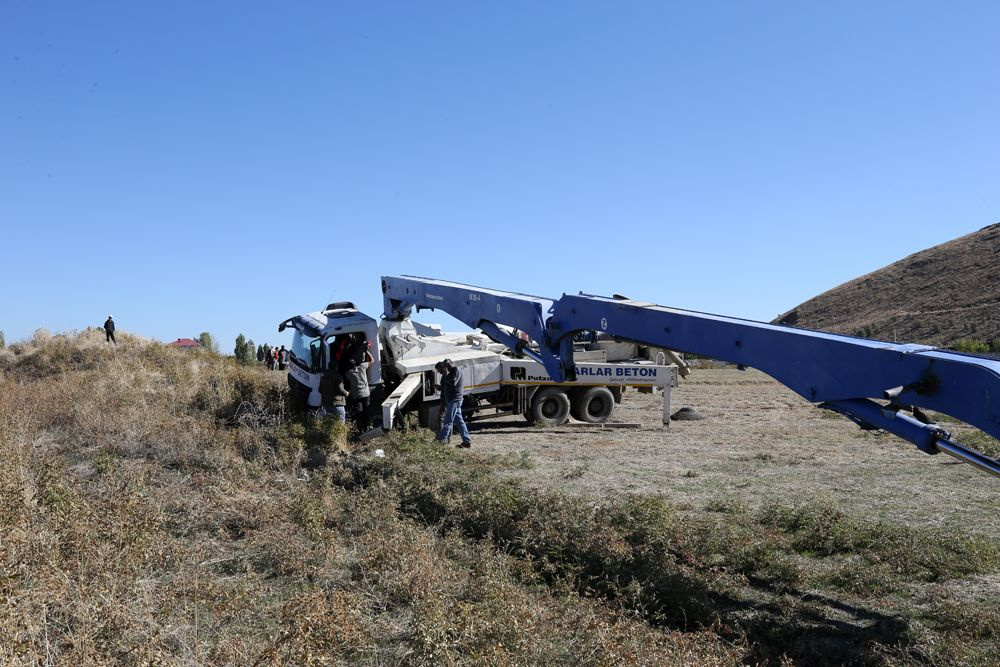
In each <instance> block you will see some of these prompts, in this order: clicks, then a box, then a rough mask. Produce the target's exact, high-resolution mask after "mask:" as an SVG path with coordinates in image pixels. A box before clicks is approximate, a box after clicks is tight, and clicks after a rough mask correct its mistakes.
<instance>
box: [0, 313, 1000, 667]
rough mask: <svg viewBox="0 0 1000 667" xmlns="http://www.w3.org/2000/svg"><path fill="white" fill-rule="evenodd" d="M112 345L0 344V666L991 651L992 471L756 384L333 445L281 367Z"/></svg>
mask: <svg viewBox="0 0 1000 667" xmlns="http://www.w3.org/2000/svg"><path fill="white" fill-rule="evenodd" d="M121 338H122V339H123V340H122V343H121V345H120V346H119V347H118V348H117V349H109V348H107V347H106V346H105V345H104V344H103V339H102V337H101V336H100V335H99V334H97V333H96V332H88V333H83V334H79V335H74V336H69V337H55V338H51V339H49V338H47V337H44V336H39V337H38V338H37V339H36V340H35V341H32V342H31V343H26V344H23V345H20V346H17V347H15V348H14V349H12V350H5V351H0V389H2V392H0V600H2V602H0V664H24V665H28V664H31V665H35V664H60V665H61V664H73V665H90V664H136V665H139V664H143V665H145V664H179V665H196V664H197V665H201V664H212V665H216V664H217V665H265V664H266V665H270V664H296V665H298V664H345V663H350V664H355V663H360V664H372V665H395V664H401V665H424V664H426V665H431V664H434V665H439V664H484V665H485V664H488V665H497V664H500V665H525V664H574V665H576V664H584V665H615V664H642V665H733V664H775V665H792V664H796V665H841V664H856V665H993V664H997V662H998V661H1000V652H998V648H997V644H998V637H1000V530H998V526H997V518H996V517H997V509H998V503H997V501H998V495H997V491H996V487H997V484H996V480H995V479H992V478H989V477H988V476H986V475H984V474H981V473H975V472H974V471H972V470H970V469H969V468H968V467H967V466H963V465H953V464H950V463H949V462H948V461H946V460H944V459H943V457H940V456H939V457H927V456H925V455H922V454H920V453H919V452H917V451H916V450H915V449H914V448H912V447H911V446H910V445H908V444H906V443H902V442H899V441H896V440H894V439H892V438H888V437H885V436H879V435H874V434H868V433H862V432H860V431H858V430H857V429H856V427H854V426H853V425H851V424H850V423H849V422H847V421H846V420H843V419H841V418H839V417H835V416H833V415H826V414H825V413H823V412H822V411H819V410H816V409H814V408H812V407H810V406H808V405H806V404H805V403H803V402H801V401H800V400H799V399H797V398H796V397H795V396H793V395H790V394H788V393H787V392H786V391H785V390H783V389H782V388H781V387H780V386H778V385H776V384H774V383H773V382H771V381H770V380H768V379H767V378H765V377H763V376H761V375H758V374H755V373H753V372H750V373H738V372H736V371H732V370H726V369H720V370H706V371H701V372H699V373H698V374H697V375H696V376H694V377H693V378H692V379H691V380H690V381H687V382H685V384H684V385H683V387H682V388H680V389H678V390H676V391H675V393H674V406H675V408H676V407H681V406H684V405H687V406H692V407H695V408H697V409H698V410H699V411H701V412H702V413H703V414H704V415H705V416H706V419H704V420H702V421H697V422H683V423H680V422H678V423H675V424H673V425H672V426H671V427H670V429H668V430H664V429H662V428H660V427H659V425H658V420H659V407H658V399H659V397H656V396H646V395H638V394H635V393H629V394H626V402H625V403H624V404H623V405H622V406H621V407H622V412H621V413H620V418H621V419H623V420H625V421H630V422H631V421H634V422H639V423H641V424H642V428H640V429H629V430H625V429H615V430H613V429H603V430H601V429H570V428H560V429H555V430H544V429H535V428H525V427H521V426H517V425H516V424H514V423H501V424H499V425H497V426H498V427H495V428H491V429H489V428H481V429H478V430H477V431H476V432H475V433H474V438H475V447H474V448H473V449H472V450H469V451H459V450H453V449H445V448H441V447H439V446H436V445H434V444H432V442H431V439H430V438H429V437H428V434H427V433H426V432H424V431H411V432H409V433H405V434H391V435H389V436H387V437H385V438H382V439H379V440H376V441H373V442H370V443H368V444H366V445H365V446H364V447H363V448H360V449H354V450H351V449H350V448H349V447H348V446H347V444H346V440H345V437H344V436H345V434H344V433H343V431H342V430H341V429H340V427H339V426H338V425H336V424H333V423H331V422H326V421H321V420H313V419H309V418H302V417H295V416H293V415H291V414H289V412H288V410H287V408H286V403H285V400H286V396H285V392H284V388H283V381H284V379H283V378H281V377H279V376H278V374H277V373H274V374H269V373H267V372H266V371H263V370H261V369H257V368H246V367H241V366H238V365H236V364H235V363H233V362H232V360H229V359H222V358H219V357H216V356H212V355H209V354H204V353H194V354H191V353H186V352H182V351H176V350H171V349H167V348H164V347H162V346H160V345H158V344H150V343H145V342H142V341H138V340H135V339H131V338H129V337H128V336H122V337H121ZM972 437H973V438H978V439H979V440H980V441H981V446H983V447H984V448H986V447H991V446H994V445H995V442H990V441H988V440H986V439H983V438H982V437H981V436H979V435H975V434H973V436H972ZM376 448H378V449H382V450H384V452H385V456H384V457H377V456H374V455H373V451H374V450H375V449H376Z"/></svg>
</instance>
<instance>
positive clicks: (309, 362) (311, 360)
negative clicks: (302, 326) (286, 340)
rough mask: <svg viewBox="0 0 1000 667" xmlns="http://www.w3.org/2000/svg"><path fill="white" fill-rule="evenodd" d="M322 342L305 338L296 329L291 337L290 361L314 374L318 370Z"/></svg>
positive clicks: (317, 339)
mask: <svg viewBox="0 0 1000 667" xmlns="http://www.w3.org/2000/svg"><path fill="white" fill-rule="evenodd" d="M322 342H323V341H322V340H321V339H319V338H314V337H311V336H306V335H305V334H303V333H302V332H301V331H299V330H298V329H296V330H295V335H294V336H293V337H292V350H291V352H292V359H294V360H296V361H297V362H298V364H299V366H302V367H303V368H307V369H309V370H310V371H313V372H316V371H318V370H319V354H320V345H321V344H322Z"/></svg>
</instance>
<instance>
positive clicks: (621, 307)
mask: <svg viewBox="0 0 1000 667" xmlns="http://www.w3.org/2000/svg"><path fill="white" fill-rule="evenodd" d="M382 291H383V293H384V298H385V314H386V317H403V316H407V315H409V313H410V311H411V310H412V308H413V307H417V308H439V309H441V310H444V311H445V312H447V313H449V314H451V315H452V316H454V317H456V318H457V319H459V320H461V321H462V322H464V323H465V324H467V325H468V326H470V327H476V328H479V329H482V330H483V331H485V332H486V333H487V334H488V335H489V336H490V337H492V338H494V339H495V340H497V341H499V342H501V343H504V344H505V345H507V346H508V347H511V348H513V349H519V348H520V347H522V346H523V343H521V341H520V340H519V339H517V338H516V337H515V336H512V335H510V334H508V333H507V332H505V331H504V330H502V329H500V328H499V327H497V324H504V325H507V326H511V327H516V328H517V329H520V330H521V331H524V332H526V333H528V335H529V336H531V338H532V340H534V341H536V342H537V343H538V346H539V350H538V353H537V354H531V355H530V356H532V357H534V358H536V359H537V360H538V361H540V362H541V363H543V364H544V365H545V368H546V370H547V371H548V373H549V375H550V376H551V377H552V378H553V379H554V380H556V381H563V380H565V379H572V378H574V377H575V375H576V371H575V368H574V365H573V354H572V340H573V336H574V334H576V333H577V332H580V331H591V330H593V331H598V332H601V333H606V334H608V335H611V336H615V337H617V338H621V339H627V340H633V341H637V342H640V343H644V344H647V345H655V346H658V347H663V348H667V349H671V350H676V351H678V352H688V353H693V354H698V355H701V356H706V357H711V358H713V359H719V360H723V361H728V362H731V363H734V364H739V365H741V366H752V367H754V368H757V369H758V370H761V371H763V372H764V373H767V374H768V375H770V376H771V377H773V378H775V379H776V380H778V381H779V382H781V383H782V384H784V385H786V386H787V387H789V388H790V389H792V390H793V391H795V392H796V393H798V394H799V395H800V396H802V397H804V398H806V399H807V400H809V401H811V402H813V403H821V404H824V405H825V406H826V407H830V408H831V409H834V410H837V411H838V412H841V413H844V414H846V415H847V416H849V417H851V418H852V419H855V420H857V421H859V422H861V423H864V424H870V425H873V426H876V427H878V428H883V429H885V430H888V431H890V432H892V433H894V434H896V435H898V436H900V437H902V438H904V439H906V440H909V441H910V442H913V443H914V444H916V445H917V446H918V447H919V448H920V449H921V450H922V451H925V452H928V453H936V452H938V451H947V452H948V453H949V454H952V455H953V456H958V457H959V458H962V459H963V460H968V461H969V462H970V463H973V464H974V465H977V466H979V467H981V468H983V469H984V470H988V471H990V472H993V473H994V474H998V475H1000V463H998V462H997V461H994V460H993V459H991V458H989V457H986V456H983V455H982V454H979V453H978V452H975V451H974V450H969V449H967V448H964V447H962V446H961V445H958V444H957V443H953V442H951V441H950V440H948V435H947V433H944V432H943V431H942V430H941V429H940V428H938V427H937V426H935V425H927V424H923V423H921V422H920V421H918V420H916V419H914V418H911V417H908V416H906V415H903V414H899V413H898V412H897V411H896V410H895V409H891V410H888V411H886V409H885V408H884V407H883V406H880V405H878V404H876V403H874V402H872V401H870V400H867V399H871V398H887V399H890V401H891V404H893V405H894V406H916V407H919V408H924V409H928V410H935V411H937V412H942V413H944V414H948V415H951V416H952V417H955V418H957V419H960V420H962V421H964V422H966V423H968V424H971V425H973V426H975V427H977V428H979V429H981V430H983V431H985V432H987V433H989V434H990V435H992V436H994V437H996V438H1000V361H997V360H993V359H987V358H983V357H978V356H975V355H968V354H961V353H958V352H950V351H947V350H940V349H937V348H933V347H929V346H926V345H913V344H896V343H887V342H884V341H874V340H868V339H864V338H855V337H853V336H843V335H838V334H831V333H825V332H820V331H810V330H807V329H797V328H794V327H786V326H779V325H774V324H766V323H763V322H754V321H752V320H743V319H738V318H733V317H725V316H721V315H711V314H708V313H699V312H695V311H688V310H679V309H676V308H667V307H664V306H657V305H653V304H647V303H640V302H636V301H630V300H623V299H615V298H610V297H602V296H594V295H587V294H579V295H563V296H562V298H560V299H558V300H555V301H551V300H549V299H545V298H542V297H535V296H527V295H521V294H516V293H513V292H502V291H498V290H490V289H484V288H479V287H472V286H469V285H463V284H461V283H452V282H446V281H439V280H433V279H426V278H416V277H411V276H404V277H383V278H382ZM546 313H548V314H549V316H548V317H547V318H546V316H545V315H546ZM522 351H523V352H525V353H530V352H531V351H530V350H527V349H523V350H522ZM977 457H978V458H977Z"/></svg>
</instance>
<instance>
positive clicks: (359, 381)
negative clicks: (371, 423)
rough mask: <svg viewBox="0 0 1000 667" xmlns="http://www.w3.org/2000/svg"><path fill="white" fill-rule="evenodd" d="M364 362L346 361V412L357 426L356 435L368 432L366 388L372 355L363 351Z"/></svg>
mask: <svg viewBox="0 0 1000 667" xmlns="http://www.w3.org/2000/svg"><path fill="white" fill-rule="evenodd" d="M364 359H365V360H364V361H362V362H361V363H360V364H359V363H358V362H357V360H356V359H348V360H347V368H348V369H349V370H348V371H347V389H348V392H349V393H348V397H347V412H348V414H349V415H350V416H351V421H353V422H354V424H355V425H356V426H357V429H358V434H359V435H360V434H362V433H364V432H365V431H367V430H368V403H369V400H370V397H371V388H370V387H369V386H368V366H369V365H371V363H372V362H373V361H375V360H374V358H372V353H371V352H369V351H367V350H365V357H364Z"/></svg>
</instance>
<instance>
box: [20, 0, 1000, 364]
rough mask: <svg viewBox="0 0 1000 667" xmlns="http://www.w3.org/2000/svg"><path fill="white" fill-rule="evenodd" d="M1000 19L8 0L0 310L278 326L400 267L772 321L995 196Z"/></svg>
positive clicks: (94, 320) (973, 219)
mask: <svg viewBox="0 0 1000 667" xmlns="http://www.w3.org/2000/svg"><path fill="white" fill-rule="evenodd" d="M997 34H1000V5H998V4H997V3H993V2H985V1H984V2H948V3H929V2H925V3H913V2H875V3H872V2H861V1H858V2H845V3H804V2H792V1H791V0H789V1H787V2H745V1H733V2H699V3H693V2H692V3H676V2H635V3H610V2H578V1H574V2H562V3H559V2H551V3H537V2H504V3H476V2H419V3H417V2H372V3H342V2H315V3H311V2H296V3H256V2H238V3H225V2H218V3H195V2H187V3H184V2H181V3H175V2H171V3H167V2H161V3H135V2H118V3H109V2H86V3H71V2H62V3H55V2H52V3H46V2H28V1H17V0H9V1H8V2H4V3H3V4H2V5H0V102H2V104H0V232H2V235H3V248H4V252H3V259H2V260H0V295H2V304H3V308H2V311H0V330H3V331H4V332H5V333H6V337H7V340H8V341H13V340H18V339H21V338H25V337H28V336H30V335H31V333H32V331H34V330H35V329H36V328H38V327H45V328H48V329H49V330H51V331H66V330H73V329H80V328H83V327H86V326H88V325H100V324H101V323H102V322H103V321H104V318H105V317H106V316H107V314H108V313H113V314H114V315H115V319H116V320H117V321H118V323H119V327H120V329H122V330H125V331H133V332H136V333H139V334H142V335H145V336H151V337H154V338H158V339H161V340H164V341H169V340H173V339H175V338H178V337H182V336H194V335H197V334H198V333H199V332H201V331H206V330H207V331H210V332H212V334H213V335H215V336H216V337H217V338H218V339H220V341H221V343H222V347H223V349H224V350H231V348H232V340H233V339H234V338H235V336H236V334H237V333H239V332H243V333H246V334H247V335H248V336H249V337H251V338H253V339H254V340H256V341H257V342H263V341H265V340H266V341H269V342H271V343H277V342H287V338H286V337H285V336H284V335H283V336H279V335H278V334H277V333H276V325H277V323H278V322H279V321H281V320H283V319H284V318H285V317H287V316H289V315H293V314H296V313H300V312H305V311H310V310H316V309H318V308H320V307H321V306H323V305H325V304H326V303H327V302H329V301H332V300H353V301H355V302H356V303H358V305H359V306H360V307H361V308H362V309H363V310H365V311H366V312H368V313H369V314H372V315H378V314H379V313H380V312H381V295H380V293H379V276H381V275H383V274H399V273H410V274H416V275H423V276H430V277H435V278H442V279H448V280H455V281H461V282H469V283H473V284H478V285H483V286H488V287H493V288H497V289H509V290H513V291H521V292H528V293H534V294H539V295H543V296H550V297H558V296H559V295H561V294H562V293H563V292H573V293H575V292H577V291H585V292H590V293H596V294H611V293H621V294H627V295H629V296H632V297H633V298H638V299H643V300H647V301H653V302H657V303H661V304H664V305H670V306H676V307H681V308H691V309H695V310H702V311H709V312H716V313H722V314H727V315H734V316H741V317H748V318H752V319H761V320H769V319H771V318H773V317H775V316H777V315H778V314H779V313H781V312H782V311H784V310H787V309H788V308H791V307H793V306H795V305H797V304H798V303H800V302H802V301H804V300H806V299H808V298H810V297H812V296H815V295H816V294H819V293H821V292H823V291H825V290H827V289H830V288H832V287H835V286H836V285H838V284H840V283H843V282H845V281H847V280H850V279H852V278H854V277H856V276H859V275H861V274H864V273H867V272H869V271H873V270H875V269H878V268H880V267H882V266H885V265H886V264H889V263H891V262H893V261H896V260H898V259H901V258H903V257H905V256H907V255H909V254H911V253H913V252H916V251H919V250H921V249H923V248H927V247H929V246H932V245H936V244H938V243H942V242H945V241H948V240H951V239H953V238H957V237H959V236H962V235H964V234H968V233H971V232H973V231H976V230H978V229H980V228H982V227H984V226H986V225H988V224H992V223H994V222H997V221H1000V192H998V188H1000V178H998V176H1000V168H998V166H1000V165H998V157H997V156H998V155H1000V123H998V119H1000V81H998V78H1000V77H998V72H1000V40H998V39H997V38H996V36H997ZM423 319H424V320H425V321H443V320H444V319H445V318H442V317H435V315H434V314H430V315H426V316H425V317H424V318H423Z"/></svg>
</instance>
